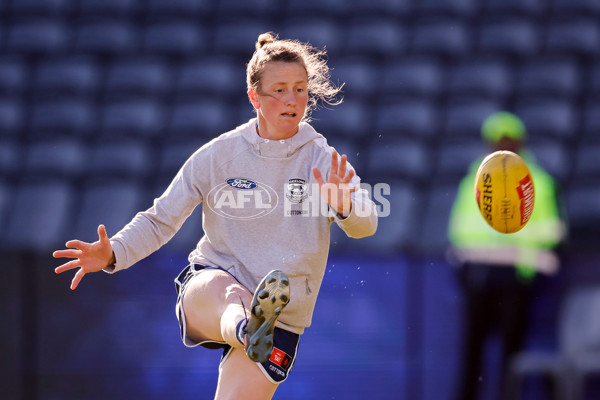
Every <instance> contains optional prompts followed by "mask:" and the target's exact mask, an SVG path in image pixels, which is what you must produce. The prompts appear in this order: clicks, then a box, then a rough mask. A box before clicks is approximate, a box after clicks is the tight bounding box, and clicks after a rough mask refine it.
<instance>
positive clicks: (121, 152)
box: [86, 140, 154, 181]
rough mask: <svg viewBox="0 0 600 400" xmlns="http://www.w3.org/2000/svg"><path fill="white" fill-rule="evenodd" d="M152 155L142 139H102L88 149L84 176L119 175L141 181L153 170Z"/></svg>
mask: <svg viewBox="0 0 600 400" xmlns="http://www.w3.org/2000/svg"><path fill="white" fill-rule="evenodd" d="M152 156H153V154H152V152H151V150H150V148H149V147H148V145H146V144H145V143H143V142H142V141H132V140H111V141H103V142H101V143H98V144H97V145H96V146H95V147H94V148H93V149H92V150H91V151H90V157H89V158H88V162H87V163H86V167H87V169H86V176H88V177H101V176H108V177H110V176H119V177H121V178H128V179H137V180H139V181H141V180H143V179H144V178H145V177H147V176H150V175H151V174H152V173H153V172H154V163H153V162H152V161H151V160H152V159H153V157H152Z"/></svg>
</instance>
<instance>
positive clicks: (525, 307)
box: [448, 112, 567, 400]
mask: <svg viewBox="0 0 600 400" xmlns="http://www.w3.org/2000/svg"><path fill="white" fill-rule="evenodd" d="M481 133H482V137H483V140H484V141H485V142H486V144H487V145H489V148H490V150H491V152H493V151H498V150H508V151H512V152H514V153H517V154H519V155H520V156H521V158H522V159H523V160H524V161H525V162H526V163H527V166H528V167H529V170H530V172H531V174H532V178H533V181H534V187H535V206H534V210H533V213H532V216H531V219H530V220H529V222H528V224H527V225H526V226H525V227H524V228H523V229H521V230H520V231H518V232H516V233H512V234H503V233H499V232H497V231H495V230H494V229H493V228H491V227H490V226H489V225H488V224H487V223H486V222H485V221H484V219H483V217H482V216H481V214H480V212H479V209H478V208H477V204H476V200H475V194H474V187H475V175H476V173H477V169H478V168H479V165H480V164H481V161H482V160H483V155H482V157H481V158H480V159H477V160H475V161H474V162H473V163H472V164H471V166H470V168H469V172H468V174H467V175H466V176H465V177H464V178H463V179H462V181H461V182H460V186H459V188H458V193H457V196H456V199H455V201H454V205H453V207H452V211H451V214H450V221H449V225H448V238H449V240H450V244H451V247H450V249H449V253H448V254H449V258H450V261H451V263H452V264H454V265H455V266H456V267H457V276H458V280H459V285H460V287H461V288H462V290H463V293H464V310H463V315H464V325H463V328H464V334H463V343H461V346H462V365H461V368H462V370H461V374H460V375H459V376H460V379H459V381H458V393H457V396H456V397H455V399H456V400H473V399H476V398H477V395H478V391H479V390H480V387H481V386H482V380H483V379H485V377H482V360H483V358H484V354H483V353H484V349H485V343H486V339H488V338H489V337H490V336H491V334H492V333H494V332H498V334H499V335H500V340H501V346H502V354H501V371H502V376H501V377H500V380H499V382H500V384H501V385H503V383H504V375H505V372H506V367H507V365H508V362H509V359H510V357H511V356H512V355H513V354H515V353H516V352H517V351H519V350H521V347H522V344H523V341H524V338H525V334H526V331H527V319H528V311H529V305H530V303H531V299H532V293H533V290H534V287H535V285H536V282H539V280H540V279H541V275H542V276H551V275H554V274H556V272H557V271H558V269H559V267H560V259H559V255H558V253H557V248H558V246H559V244H561V243H562V242H564V240H565V239H566V236H567V223H566V217H565V214H564V211H563V205H562V199H561V195H560V190H559V187H558V184H557V182H556V181H555V180H554V179H553V178H552V177H551V176H550V175H549V174H548V173H547V172H546V171H544V169H542V167H540V166H539V165H538V164H537V163H536V160H535V158H534V156H533V154H532V153H531V152H530V151H528V150H527V149H526V147H525V140H526V135H527V132H526V128H525V125H524V124H523V122H522V121H521V119H520V118H519V117H517V116H516V115H514V114H512V113H509V112H497V113H494V114H492V115H491V116H489V117H488V118H487V119H486V120H485V121H484V123H483V126H482V131H481ZM497 393H498V395H500V394H501V393H502V387H500V388H499V389H498V391H497Z"/></svg>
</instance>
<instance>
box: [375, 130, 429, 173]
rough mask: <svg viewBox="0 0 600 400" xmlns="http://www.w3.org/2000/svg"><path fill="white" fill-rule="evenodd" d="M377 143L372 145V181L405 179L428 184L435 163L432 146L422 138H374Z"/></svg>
mask: <svg viewBox="0 0 600 400" xmlns="http://www.w3.org/2000/svg"><path fill="white" fill-rule="evenodd" d="M373 142H374V143H377V146H371V147H369V150H368V154H367V168H366V170H367V172H368V174H369V176H370V177H373V178H374V179H371V180H372V181H377V182H381V181H383V180H389V179H399V178H402V179H404V180H406V181H409V182H413V183H415V184H422V185H424V184H426V182H427V181H428V179H429V178H430V174H431V172H432V168H433V165H432V164H431V163H430V159H431V149H430V148H428V147H427V146H426V145H425V144H424V143H422V142H420V141H418V140H410V139H405V138H402V137H401V136H400V137H399V138H398V137H391V138H390V137H387V136H386V137H382V138H380V139H378V140H373Z"/></svg>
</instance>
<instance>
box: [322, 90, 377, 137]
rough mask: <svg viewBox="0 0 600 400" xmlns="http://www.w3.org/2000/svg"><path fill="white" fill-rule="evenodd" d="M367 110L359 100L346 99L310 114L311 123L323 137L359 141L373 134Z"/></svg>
mask: <svg viewBox="0 0 600 400" xmlns="http://www.w3.org/2000/svg"><path fill="white" fill-rule="evenodd" d="M369 110H370V108H368V107H366V106H365V105H364V104H363V103H362V102H361V101H360V100H359V99H357V98H346V99H345V100H344V102H343V103H342V104H340V105H337V106H326V107H319V108H318V109H317V110H315V111H314V112H313V113H312V117H313V122H312V123H313V125H314V127H315V129H316V130H317V131H318V132H321V133H322V134H323V135H325V137H329V136H341V137H352V138H356V140H360V138H362V137H372V136H374V134H375V132H374V131H373V129H372V127H371V126H370V125H369V122H370V118H371V115H370V114H369Z"/></svg>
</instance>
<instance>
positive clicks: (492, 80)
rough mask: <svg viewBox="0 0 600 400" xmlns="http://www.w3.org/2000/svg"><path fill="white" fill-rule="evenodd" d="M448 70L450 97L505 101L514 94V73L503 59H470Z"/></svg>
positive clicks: (448, 92)
mask: <svg viewBox="0 0 600 400" xmlns="http://www.w3.org/2000/svg"><path fill="white" fill-rule="evenodd" d="M448 70H449V72H448V78H447V79H446V80H445V81H446V82H447V85H446V94H447V95H448V96H454V97H480V98H483V99H492V100H495V99H497V100H500V101H503V100H505V99H506V98H507V97H508V95H509V94H511V93H512V89H513V86H512V80H513V71H512V69H511V68H510V66H509V64H508V63H507V62H506V61H505V60H504V59H502V58H497V57H470V58H468V59H467V60H465V61H462V62H458V63H456V64H454V65H453V67H452V68H448Z"/></svg>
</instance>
